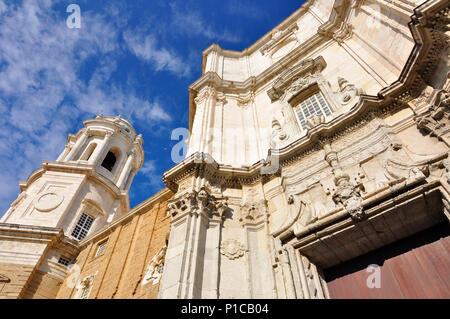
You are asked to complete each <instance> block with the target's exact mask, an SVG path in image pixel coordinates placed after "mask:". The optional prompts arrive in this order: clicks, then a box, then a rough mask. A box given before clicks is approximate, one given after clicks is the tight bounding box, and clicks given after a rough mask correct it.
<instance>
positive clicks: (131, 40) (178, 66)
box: [123, 30, 191, 76]
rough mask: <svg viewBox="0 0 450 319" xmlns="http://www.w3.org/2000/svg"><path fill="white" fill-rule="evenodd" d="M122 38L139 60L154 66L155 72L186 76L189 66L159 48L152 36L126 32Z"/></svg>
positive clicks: (174, 55)
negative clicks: (166, 71)
mask: <svg viewBox="0 0 450 319" xmlns="http://www.w3.org/2000/svg"><path fill="white" fill-rule="evenodd" d="M123 38H124V40H125V42H126V43H127V45H128V46H129V48H130V50H131V51H132V52H133V53H134V54H135V55H136V56H137V57H139V58H141V59H143V60H145V61H146V62H149V63H151V64H153V65H154V67H155V69H156V71H161V70H168V71H171V72H173V73H174V74H175V75H178V76H188V75H189V73H190V71H191V68H190V66H189V65H188V64H187V63H186V62H185V61H184V60H183V59H182V58H181V57H180V56H178V55H177V54H175V53H174V52H171V51H169V50H168V49H166V48H160V47H158V45H157V41H156V39H155V37H154V36H153V35H151V34H150V35H146V36H144V37H140V36H139V35H138V34H136V33H135V32H134V31H131V30H127V31H125V32H124V33H123Z"/></svg>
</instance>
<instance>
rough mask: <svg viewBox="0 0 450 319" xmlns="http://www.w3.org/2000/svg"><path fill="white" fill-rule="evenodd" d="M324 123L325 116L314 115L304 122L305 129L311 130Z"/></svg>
mask: <svg viewBox="0 0 450 319" xmlns="http://www.w3.org/2000/svg"><path fill="white" fill-rule="evenodd" d="M323 123H325V116H323V115H317V114H314V115H313V116H311V117H310V118H308V120H307V121H306V128H307V129H308V130H311V129H313V128H315V127H316V126H318V125H320V124H323Z"/></svg>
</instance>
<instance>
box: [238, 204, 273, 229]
mask: <svg viewBox="0 0 450 319" xmlns="http://www.w3.org/2000/svg"><path fill="white" fill-rule="evenodd" d="M266 217H267V201H266V200H265V199H264V200H262V201H260V202H258V203H245V204H243V205H242V206H241V209H240V216H239V221H240V222H241V224H242V225H247V224H250V225H255V224H258V223H260V222H262V221H264V220H265V219H266Z"/></svg>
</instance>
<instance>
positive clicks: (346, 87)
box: [338, 77, 363, 105]
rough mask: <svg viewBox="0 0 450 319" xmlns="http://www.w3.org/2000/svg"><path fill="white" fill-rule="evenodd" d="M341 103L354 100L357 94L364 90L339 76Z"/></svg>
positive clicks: (344, 103) (345, 103)
mask: <svg viewBox="0 0 450 319" xmlns="http://www.w3.org/2000/svg"><path fill="white" fill-rule="evenodd" d="M338 84H339V92H338V95H339V103H341V105H347V104H349V103H350V102H351V101H353V100H354V99H355V98H356V97H357V96H360V95H361V94H362V93H363V92H362V90H361V89H360V88H357V87H356V86H355V85H353V84H350V83H349V82H348V81H347V80H346V79H344V78H341V77H339V78H338Z"/></svg>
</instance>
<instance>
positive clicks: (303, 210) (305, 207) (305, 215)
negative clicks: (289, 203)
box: [294, 199, 318, 233]
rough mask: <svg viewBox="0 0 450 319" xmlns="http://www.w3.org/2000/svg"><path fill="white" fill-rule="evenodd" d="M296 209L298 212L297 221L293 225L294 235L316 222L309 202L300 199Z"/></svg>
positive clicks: (314, 211)
mask: <svg viewBox="0 0 450 319" xmlns="http://www.w3.org/2000/svg"><path fill="white" fill-rule="evenodd" d="M294 202H295V200H294ZM296 209H297V210H298V212H297V220H296V222H295V223H294V233H298V232H299V231H300V230H302V229H303V228H305V227H306V226H308V225H310V224H312V223H314V222H316V221H317V220H318V216H317V212H316V210H315V208H314V206H313V205H312V203H311V202H309V201H307V200H304V199H302V200H300V201H299V204H298V207H297V208H296Z"/></svg>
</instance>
